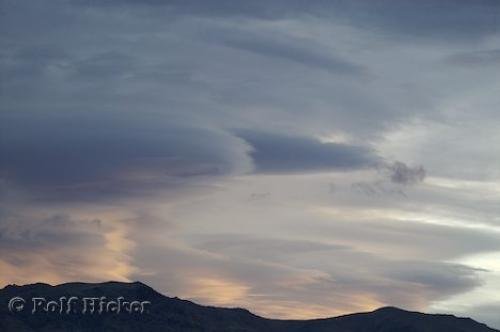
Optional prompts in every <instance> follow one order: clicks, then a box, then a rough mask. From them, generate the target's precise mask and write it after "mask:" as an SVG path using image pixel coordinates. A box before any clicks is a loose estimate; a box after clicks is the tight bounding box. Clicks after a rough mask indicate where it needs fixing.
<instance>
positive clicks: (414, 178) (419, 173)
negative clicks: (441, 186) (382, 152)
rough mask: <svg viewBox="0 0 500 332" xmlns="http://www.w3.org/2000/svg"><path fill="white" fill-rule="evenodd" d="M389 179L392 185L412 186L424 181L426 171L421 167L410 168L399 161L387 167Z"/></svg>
mask: <svg viewBox="0 0 500 332" xmlns="http://www.w3.org/2000/svg"><path fill="white" fill-rule="evenodd" d="M387 170H388V171H389V178H390V180H391V181H392V182H393V183H397V184H402V185H413V184H417V183H420V182H422V181H424V179H425V176H426V171H425V169H424V167H423V166H415V167H410V166H408V165H406V164H405V163H403V162H401V161H395V162H394V163H392V164H391V165H387Z"/></svg>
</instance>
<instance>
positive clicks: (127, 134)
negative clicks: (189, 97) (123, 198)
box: [0, 112, 252, 199]
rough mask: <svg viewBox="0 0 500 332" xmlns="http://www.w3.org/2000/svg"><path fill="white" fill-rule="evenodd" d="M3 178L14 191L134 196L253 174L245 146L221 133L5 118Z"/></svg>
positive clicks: (137, 121) (107, 118) (81, 118)
mask: <svg viewBox="0 0 500 332" xmlns="http://www.w3.org/2000/svg"><path fill="white" fill-rule="evenodd" d="M2 118H3V121H2V125H1V130H2V141H1V143H0V154H1V155H2V156H4V157H3V159H2V164H1V165H0V174H2V175H3V177H4V179H5V180H6V181H7V184H8V185H13V186H20V187H21V188H23V187H25V188H28V189H29V190H32V191H33V192H36V191H37V190H41V191H42V192H44V194H46V195H49V196H50V194H55V195H57V197H58V198H59V199H64V198H65V197H68V195H71V194H74V193H76V194H83V193H85V192H87V193H88V194H89V195H96V194H97V195H104V194H106V193H108V194H110V195H111V194H113V193H115V194H120V191H123V193H127V194H130V193H131V192H132V191H133V190H139V189H140V188H141V187H142V186H146V187H148V186H149V187H151V188H154V187H155V186H158V185H160V184H162V183H163V184H164V185H165V186H167V187H168V186H169V184H170V185H172V186H173V185H175V183H176V181H177V182H178V181H180V180H183V179H184V180H188V179H189V178H190V177H197V176H198V177H201V176H220V175H224V174H226V175H227V174H231V173H241V172H243V173H244V172H247V171H249V170H250V169H251V167H252V166H251V162H250V160H249V158H248V157H247V155H246V150H247V147H246V145H245V144H244V143H243V142H241V140H239V139H237V138H235V137H233V136H231V135H229V134H227V133H224V132H223V131H218V130H211V129H207V128H197V127H189V126H184V125H177V124H174V123H165V124H162V123H157V122H155V120H154V119H151V120H144V119H143V118H139V117H137V116H135V115H130V118H127V115H126V114H123V115H122V117H119V116H118V115H116V114H111V115H110V114H104V113H101V114H100V115H99V119H96V118H94V117H93V116H92V115H91V114H82V113H73V114H72V115H71V116H70V117H68V116H65V115H64V114H60V113H56V112H54V113H50V114H45V115H44V116H39V115H35V114H30V115H28V116H25V115H22V114H19V115H12V114H4V115H3V116H2Z"/></svg>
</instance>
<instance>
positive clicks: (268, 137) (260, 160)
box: [237, 130, 379, 173]
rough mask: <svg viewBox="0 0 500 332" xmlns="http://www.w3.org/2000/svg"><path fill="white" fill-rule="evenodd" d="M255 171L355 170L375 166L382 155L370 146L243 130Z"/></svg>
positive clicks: (239, 134)
mask: <svg viewBox="0 0 500 332" xmlns="http://www.w3.org/2000/svg"><path fill="white" fill-rule="evenodd" d="M237 135H238V136H240V137H241V138H243V139H244V140H245V141H247V142H248V144H250V146H251V147H252V148H253V150H252V151H251V152H250V155H251V157H252V158H253V161H254V163H255V167H256V171H257V172H263V173H286V172H298V173H300V172H311V171H321V170H355V169H362V168H368V167H373V166H375V165H376V164H377V163H378V161H379V158H378V156H377V155H376V154H375V153H374V152H373V151H372V150H371V149H369V148H367V147H363V146H357V145H348V144H339V143H323V142H320V141H319V140H317V139H314V138H309V137H301V136H287V135H280V134H274V133H265V132H258V131H250V130H243V131H239V132H237Z"/></svg>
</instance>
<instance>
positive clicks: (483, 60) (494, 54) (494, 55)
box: [446, 49, 500, 68]
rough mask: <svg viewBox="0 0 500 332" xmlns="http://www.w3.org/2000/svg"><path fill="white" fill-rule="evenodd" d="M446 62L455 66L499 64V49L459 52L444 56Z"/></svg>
mask: <svg viewBox="0 0 500 332" xmlns="http://www.w3.org/2000/svg"><path fill="white" fill-rule="evenodd" d="M446 62H447V63H451V64H454V65H457V66H465V67H470V66H472V67H474V68H477V67H478V66H494V65H498V64H500V49H492V50H481V51H475V52H461V53H456V54H453V55H450V56H448V57H447V58H446Z"/></svg>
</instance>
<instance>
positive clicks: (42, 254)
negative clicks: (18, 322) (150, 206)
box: [0, 208, 133, 285]
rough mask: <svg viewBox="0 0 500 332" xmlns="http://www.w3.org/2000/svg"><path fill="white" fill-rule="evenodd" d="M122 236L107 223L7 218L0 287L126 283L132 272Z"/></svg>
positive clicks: (1, 225)
mask: <svg viewBox="0 0 500 332" xmlns="http://www.w3.org/2000/svg"><path fill="white" fill-rule="evenodd" d="M38 212H40V211H38ZM124 231H125V230H124V228H123V225H120V224H116V223H114V222H112V221H111V220H103V219H84V218H78V217H77V218H75V217H70V216H67V215H49V216H47V217H46V218H44V217H37V216H36V213H35V214H31V212H29V211H28V208H24V209H23V211H22V212H21V213H17V212H16V213H6V212H5V213H4V214H3V215H2V219H1V220H0V250H1V252H2V257H0V267H1V269H2V275H1V276H0V283H1V284H4V285H5V284H9V283H17V284H26V283H33V282H39V281H46V282H51V283H61V282H67V281H71V280H80V281H94V282H95V281H100V280H106V279H109V280H122V281H127V280H128V279H127V276H128V275H129V274H130V273H131V272H132V271H133V267H132V265H131V260H130V256H129V255H128V254H129V252H128V249H129V248H128V246H129V242H128V241H127V239H126V238H125V233H124ZM118 248H119V249H120V250H117V249H118Z"/></svg>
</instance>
